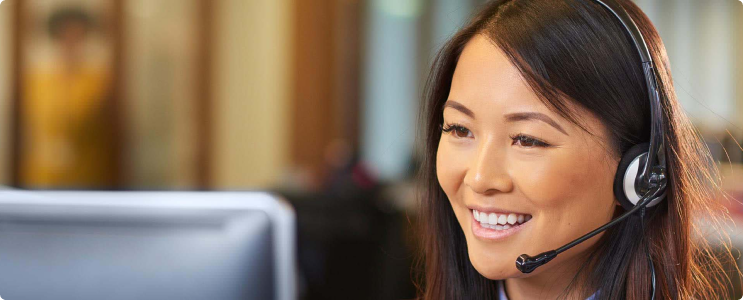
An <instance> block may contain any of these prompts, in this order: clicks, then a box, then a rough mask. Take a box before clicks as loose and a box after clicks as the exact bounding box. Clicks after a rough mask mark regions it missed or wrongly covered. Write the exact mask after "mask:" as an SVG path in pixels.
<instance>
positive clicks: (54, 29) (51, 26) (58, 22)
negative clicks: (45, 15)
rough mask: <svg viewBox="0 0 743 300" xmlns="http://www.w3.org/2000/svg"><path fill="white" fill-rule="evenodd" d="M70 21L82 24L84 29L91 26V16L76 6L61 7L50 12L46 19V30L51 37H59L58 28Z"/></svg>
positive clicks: (89, 28)
mask: <svg viewBox="0 0 743 300" xmlns="http://www.w3.org/2000/svg"><path fill="white" fill-rule="evenodd" d="M70 23H77V24H82V25H83V27H85V30H86V31H89V30H91V29H92V28H93V23H94V22H93V17H91V16H90V14H88V13H87V12H86V11H85V10H83V9H82V8H78V7H66V8H61V9H59V10H57V11H55V12H53V13H52V14H51V16H49V19H48V20H47V24H46V25H47V31H48V32H49V36H51V37H52V38H55V39H56V38H58V37H59V31H60V29H62V28H64V26H65V25H67V24H70Z"/></svg>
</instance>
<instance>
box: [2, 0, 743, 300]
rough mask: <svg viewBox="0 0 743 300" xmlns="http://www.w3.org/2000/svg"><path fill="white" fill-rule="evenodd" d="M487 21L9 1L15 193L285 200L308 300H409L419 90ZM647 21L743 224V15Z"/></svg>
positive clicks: (6, 173)
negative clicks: (273, 195) (463, 38)
mask: <svg viewBox="0 0 743 300" xmlns="http://www.w3.org/2000/svg"><path fill="white" fill-rule="evenodd" d="M483 2H484V1H480V0H427V1H426V0H366V1H364V0H5V1H4V2H3V3H2V4H0V45H3V46H2V47H0V145H2V146H0V185H7V186H11V187H20V188H28V189H104V190H255V189H261V190H271V191H274V192H277V193H279V194H281V195H283V196H285V197H286V198H287V199H288V200H289V201H291V202H292V204H294V206H295V208H296V209H297V214H298V222H299V256H300V257H299V259H300V271H301V280H300V282H301V285H302V290H303V299H343V298H346V297H347V295H349V293H352V294H353V295H358V297H357V299H400V298H412V297H413V296H414V294H415V287H414V285H413V283H412V281H411V269H410V267H411V264H412V262H413V259H414V255H413V254H414V253H415V252H414V251H415V248H414V245H415V244H414V243H415V240H414V233H413V232H412V231H411V228H412V226H413V224H414V223H415V211H414V208H415V198H414V191H415V188H414V184H413V176H414V172H415V168H416V166H417V160H416V149H417V146H416V139H415V138H416V132H417V116H418V113H419V111H420V107H419V105H420V104H419V101H420V96H421V92H422V88H423V83H424V80H425V77H426V76H427V74H428V71H429V68H430V63H431V60H432V58H433V56H434V55H435V53H436V51H438V49H439V48H440V47H441V46H442V44H443V42H444V41H445V40H446V39H447V38H448V37H450V36H451V35H452V34H453V33H454V32H455V31H456V30H457V28H459V27H460V26H461V25H463V24H464V23H465V22H466V20H467V18H468V17H469V15H470V14H471V13H472V12H473V11H474V10H475V9H476V8H477V7H478V5H480V4H482V3H483ZM636 3H637V4H638V5H639V6H640V7H642V8H643V10H644V11H645V12H646V14H648V16H649V17H650V18H651V20H653V22H654V24H655V25H656V27H657V28H658V30H659V31H660V34H661V36H662V38H663V40H664V42H665V45H666V48H667V50H668V54H669V56H670V60H671V65H672V71H673V76H674V80H675V86H676V91H677V93H678V96H679V99H680V101H681V102H682V104H683V106H684V108H685V110H686V112H687V113H688V114H689V115H690V117H691V118H692V120H693V122H694V124H695V125H696V126H697V127H698V128H699V130H700V132H701V134H702V135H703V136H704V138H705V140H706V142H707V144H708V146H709V148H710V150H711V151H712V154H713V155H714V158H715V159H716V160H717V161H718V163H719V166H720V170H721V172H722V175H723V187H724V188H725V190H726V191H727V192H728V194H729V195H730V196H731V197H730V198H729V199H724V198H722V197H721V198H720V201H724V203H725V205H726V206H727V207H728V208H729V209H730V211H731V213H732V214H733V216H734V220H736V222H735V223H737V224H739V225H740V224H743V206H742V205H741V204H740V203H739V202H736V201H735V200H736V199H737V201H740V200H743V149H741V147H740V143H741V141H743V117H742V116H743V88H741V87H740V86H743V58H741V54H743V4H742V3H741V2H740V1H737V0H704V1H703V0H638V1H636ZM737 220H740V221H737ZM730 234H731V237H732V239H733V242H734V245H735V246H736V247H737V248H743V229H741V228H737V229H736V228H735V227H732V228H731V231H730ZM344 295H345V296H346V297H344ZM740 296H741V291H740V289H738V291H736V298H735V299H737V297H740Z"/></svg>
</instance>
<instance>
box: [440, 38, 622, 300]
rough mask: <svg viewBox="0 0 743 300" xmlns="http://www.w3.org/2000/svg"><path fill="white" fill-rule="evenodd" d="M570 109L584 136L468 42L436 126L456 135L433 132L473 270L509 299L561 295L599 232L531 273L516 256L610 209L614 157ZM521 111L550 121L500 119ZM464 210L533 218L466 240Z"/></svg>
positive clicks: (501, 57) (496, 58)
mask: <svg viewBox="0 0 743 300" xmlns="http://www.w3.org/2000/svg"><path fill="white" fill-rule="evenodd" d="M454 102H456V103H458V104H459V105H456V104H455V103H454ZM462 108H464V109H462ZM571 109H572V110H573V111H575V112H577V113H578V116H580V118H581V119H580V120H579V122H580V123H581V124H583V126H585V128H587V130H588V131H589V132H587V131H585V130H583V129H581V128H580V127H579V126H578V125H576V124H574V123H571V122H569V121H568V120H566V119H564V118H562V117H560V116H559V114H557V113H555V112H553V111H551V110H550V109H549V108H548V107H547V106H546V105H545V104H543V103H542V101H541V100H540V99H539V98H538V96H537V95H536V94H535V93H534V92H533V91H532V90H531V89H530V88H529V86H528V84H527V82H526V81H524V79H523V77H522V75H521V74H520V73H519V71H518V69H517V68H516V67H515V66H514V65H512V64H511V62H510V61H509V60H508V58H507V56H506V55H505V54H504V53H503V52H502V51H501V50H500V49H499V48H498V47H497V46H495V45H494V44H493V43H492V42H491V41H490V40H489V39H488V38H487V37H485V36H483V35H476V36H475V37H473V38H472V39H471V40H470V41H469V42H468V43H467V45H466V46H465V48H464V50H463V53H462V54H461V56H460V58H459V61H458V63H457V66H456V70H455V72H454V77H453V79H452V85H451V92H450V94H449V98H448V101H447V106H445V108H444V112H443V114H444V128H447V129H450V126H451V125H452V124H457V125H460V126H461V127H454V128H455V129H454V130H451V131H449V132H442V137H441V140H440V142H439V145H438V152H437V160H436V170H437V171H436V172H437V176H438V180H439V184H440V185H441V187H442V189H443V190H444V192H445V193H446V195H447V197H448V198H449V201H450V203H451V207H452V209H453V210H454V213H455V215H456V217H457V220H458V222H459V224H460V226H461V227H462V230H463V232H464V235H465V237H466V240H467V247H468V251H469V259H470V261H471V263H472V265H473V266H474V267H475V269H476V270H477V271H478V272H479V273H480V274H482V275H483V276H485V277H486V278H489V279H493V280H501V279H505V282H506V291H507V293H508V296H509V299H512V300H519V299H555V298H557V297H558V296H561V295H564V294H563V293H564V290H565V288H566V287H567V286H568V284H569V283H570V281H571V279H572V278H573V276H574V275H575V274H576V273H577V270H578V268H579V267H580V266H581V264H582V263H583V262H584V261H585V257H586V255H587V253H588V252H589V251H590V250H591V247H592V246H594V245H595V244H596V242H597V241H598V238H599V237H600V236H601V234H599V235H598V236H596V237H594V238H592V239H589V240H588V241H586V242H584V243H582V244H579V245H578V246H576V247H573V248H572V249H570V250H568V251H566V252H564V253H562V254H560V255H559V256H557V258H555V259H554V260H552V261H551V262H550V263H548V264H546V265H544V266H542V267H540V268H538V269H537V270H535V271H534V272H533V273H530V274H522V273H521V272H519V271H518V270H517V269H516V267H515V260H516V258H517V257H518V256H519V255H521V254H524V253H526V254H530V255H536V254H538V253H541V252H544V251H548V250H552V249H556V248H558V247H560V246H562V245H564V244H566V243H568V242H570V241H572V240H573V239H575V238H578V237H580V236H582V235H583V234H585V233H587V232H589V231H591V230H593V229H595V228H596V227H599V226H601V225H603V224H604V223H606V222H608V221H610V220H611V218H612V215H613V213H614V211H615V208H616V206H617V205H618V202H616V199H615V197H614V195H613V191H612V184H613V180H614V173H615V172H616V169H617V166H618V164H619V159H620V157H619V156H618V155H616V154H614V153H612V151H610V150H609V149H611V148H610V147H609V146H608V145H609V143H608V139H607V137H608V136H609V135H608V133H607V131H606V128H605V127H604V125H603V124H602V123H601V122H600V120H598V119H597V118H595V117H594V116H593V115H592V114H591V113H590V112H588V111H585V110H583V109H581V108H580V107H578V106H577V105H574V104H572V103H571ZM466 110H469V111H470V114H471V115H468V114H467V113H465V112H463V111H466ZM523 112H529V113H540V114H543V115H544V116H546V117H548V119H549V120H551V121H549V120H547V119H544V120H547V121H543V120H538V119H534V118H530V119H522V120H508V119H507V118H505V116H506V115H509V114H512V113H523ZM550 122H551V123H554V125H556V126H557V127H560V128H561V130H560V129H557V128H555V126H552V125H550V124H548V123H550ZM519 134H521V135H525V136H529V137H532V138H536V139H538V140H539V141H542V142H545V143H547V144H549V146H546V147H541V146H543V145H541V144H539V143H538V142H534V140H529V139H525V138H523V137H518V136H517V135H519ZM512 137H515V139H514V138H512ZM468 206H469V207H468ZM472 206H482V207H487V208H495V209H497V210H500V211H506V212H517V213H523V214H529V215H531V216H532V219H531V220H530V221H529V222H527V223H525V224H523V225H522V226H523V227H522V229H521V230H520V231H519V232H517V233H516V234H514V235H510V236H508V237H506V238H505V239H501V240H497V241H493V240H486V239H481V238H479V237H476V236H475V235H474V234H473V232H472V223H473V222H475V220H474V219H473V217H472V211H471V210H470V207H472ZM569 296H571V295H569ZM568 298H569V299H573V298H575V295H572V296H571V297H568Z"/></svg>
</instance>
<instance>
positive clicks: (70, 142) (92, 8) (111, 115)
mask: <svg viewBox="0 0 743 300" xmlns="http://www.w3.org/2000/svg"><path fill="white" fill-rule="evenodd" d="M117 2H118V1H94V0H24V1H18V3H15V5H16V8H15V14H16V16H15V17H16V18H15V19H16V21H15V25H16V26H15V27H16V28H15V30H16V31H17V32H16V33H15V36H16V38H15V43H16V44H17V45H16V51H15V52H16V53H15V63H16V64H17V65H16V66H15V68H14V73H15V74H14V76H15V79H16V80H15V82H16V87H15V99H14V100H15V101H14V104H15V105H14V119H15V120H14V123H15V130H14V134H13V139H14V141H13V145H14V150H15V151H13V152H14V154H13V160H12V161H13V164H14V167H13V172H12V173H13V181H14V184H15V185H16V186H19V187H24V188H43V189H60V188H61V189H79V188H85V189H106V188H112V187H115V186H117V181H118V178H117V177H118V176H117V174H119V171H120V170H119V167H118V161H119V153H118V151H119V147H117V144H118V141H117V140H116V139H117V137H118V136H120V135H119V134H118V132H117V128H118V124H117V121H116V120H118V119H119V118H118V117H117V116H116V113H117V112H118V110H117V109H116V105H117V99H118V97H117V95H116V91H117V90H119V89H118V88H117V80H116V79H117V74H118V73H119V72H120V71H119V70H117V66H118V65H119V64H118V63H117V60H118V59H119V57H118V56H119V55H118V52H117V48H118V47H116V46H115V41H116V39H117V38H118V36H119V34H118V32H117V30H115V29H116V28H117V27H116V26H115V25H116V24H114V23H113V20H116V19H117V18H116V16H115V13H116V12H117V11H118V10H116V9H115V7H114V5H116V3H117Z"/></svg>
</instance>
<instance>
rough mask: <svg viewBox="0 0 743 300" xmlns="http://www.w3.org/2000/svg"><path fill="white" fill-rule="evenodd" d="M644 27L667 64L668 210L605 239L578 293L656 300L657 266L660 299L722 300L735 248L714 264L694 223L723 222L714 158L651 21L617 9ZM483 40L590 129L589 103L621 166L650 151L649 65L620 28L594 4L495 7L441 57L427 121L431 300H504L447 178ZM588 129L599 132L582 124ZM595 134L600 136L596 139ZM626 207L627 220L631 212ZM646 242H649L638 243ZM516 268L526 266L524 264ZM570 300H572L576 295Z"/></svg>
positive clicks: (425, 250)
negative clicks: (463, 67)
mask: <svg viewBox="0 0 743 300" xmlns="http://www.w3.org/2000/svg"><path fill="white" fill-rule="evenodd" d="M617 2H619V3H620V5H622V6H623V7H624V8H625V10H626V11H627V12H628V14H629V15H630V16H631V17H632V19H633V20H634V21H635V23H636V24H637V26H638V27H639V28H640V31H641V33H642V34H643V36H644V37H645V40H646V43H647V45H648V47H649V48H650V53H651V56H652V58H653V60H654V61H655V62H656V72H657V77H658V87H659V90H660V93H661V102H662V106H663V118H664V122H665V124H666V128H665V129H666V133H665V137H666V141H665V145H666V147H667V150H666V151H667V153H668V162H667V163H668V174H669V177H670V178H669V183H668V194H667V196H666V200H665V201H663V202H661V203H660V204H659V205H658V206H656V207H654V208H652V209H651V210H649V211H648V214H646V215H645V217H644V218H645V219H644V220H643V221H644V223H645V224H646V225H645V227H646V228H645V230H644V235H643V232H642V231H643V229H642V228H641V226H639V225H638V224H639V223H640V222H638V220H637V218H635V219H634V220H632V219H628V220H625V221H624V222H622V223H620V224H619V225H617V226H615V227H613V228H612V229H610V230H609V231H608V232H607V233H606V234H604V235H603V236H602V237H601V239H600V240H599V242H598V243H597V245H596V247H594V250H593V252H592V253H591V254H590V256H589V258H588V259H587V261H586V262H585V265H584V266H583V268H581V272H579V274H578V275H576V279H575V280H574V284H571V286H569V287H568V289H575V290H576V291H577V293H578V294H581V295H583V296H588V295H590V294H592V293H593V292H595V291H601V292H600V293H599V294H597V298H596V299H650V294H651V285H650V282H651V275H650V274H651V271H650V265H649V263H648V257H651V258H652V261H653V263H654V264H653V265H654V269H655V273H656V276H657V278H656V285H657V291H656V297H659V298H661V299H689V298H692V297H694V298H697V299H718V298H720V297H723V296H727V293H728V289H729V288H730V286H731V284H730V281H729V280H728V278H727V277H726V276H725V274H724V270H723V267H722V265H723V262H724V260H731V261H732V255H731V254H730V251H729V249H728V250H727V251H724V253H722V254H718V255H713V254H712V251H711V250H710V246H709V245H708V244H707V242H706V241H705V239H703V238H700V239H696V238H695V237H697V235H698V233H699V232H698V231H699V229H698V228H697V227H696V226H695V224H694V223H693V222H692V218H693V217H698V216H700V215H702V216H704V217H705V218H706V220H710V221H714V220H718V219H716V217H715V216H714V213H715V212H716V211H720V210H718V209H717V206H716V205H719V204H717V203H716V202H715V201H714V199H715V197H718V196H719V195H720V194H719V192H720V189H719V176H717V170H716V166H715V165H714V163H713V161H712V159H711V158H710V155H709V150H708V149H707V148H706V146H705V145H704V144H703V143H702V141H701V138H700V137H699V134H698V132H696V130H695V129H694V127H693V126H692V125H691V123H690V122H689V120H688V118H687V117H686V115H685V114H684V113H683V111H682V109H681V106H680V104H679V102H678V101H677V99H676V94H675V92H674V88H673V83H672V80H671V73H670V66H669V62H668V57H667V55H666V51H665V47H664V45H663V42H662V41H661V39H660V37H659V35H658V32H657V31H656V29H655V28H654V27H653V25H652V23H651V22H650V20H649V19H648V18H647V16H646V15H645V14H644V13H642V11H641V10H640V9H639V8H638V7H637V6H636V5H635V4H633V3H632V2H630V1H626V0H623V1H617ZM478 34H482V35H484V36H485V37H487V38H488V39H490V41H491V42H492V43H493V44H494V45H496V46H497V47H498V48H500V49H501V50H502V51H503V52H504V53H505V54H506V55H507V56H508V58H509V60H510V62H511V63H512V64H513V65H515V66H516V67H517V68H518V69H519V71H520V72H521V74H522V75H523V77H524V79H525V80H526V81H527V82H528V84H529V86H530V87H531V89H532V90H533V91H534V92H535V93H536V94H537V95H538V96H539V97H540V99H541V100H542V101H543V103H544V104H545V105H547V107H549V108H550V109H552V110H553V111H555V112H556V113H558V114H560V115H561V116H563V117H564V118H566V119H567V120H569V121H571V122H573V123H575V124H577V125H578V126H581V124H580V123H579V122H578V120H579V118H578V117H577V115H576V114H575V113H574V112H573V111H571V110H570V109H569V106H568V104H569V103H572V104H576V105H579V106H581V107H583V108H585V109H587V110H588V111H590V112H591V113H593V114H594V115H595V116H596V117H597V118H598V119H599V120H601V121H602V122H603V124H604V125H605V127H606V128H608V130H609V135H610V136H609V137H610V140H611V147H612V149H611V150H612V151H614V152H615V154H616V156H617V157H619V156H621V154H622V153H624V152H625V151H627V150H628V149H629V148H630V147H631V146H633V145H636V144H639V143H643V142H647V141H648V140H649V133H650V109H649V100H648V99H649V98H648V95H647V90H646V88H645V83H644V76H643V73H642V72H643V71H642V68H641V64H640V58H639V55H638V53H637V51H636V50H635V48H634V47H633V45H632V43H631V41H630V40H629V37H628V36H627V35H626V33H625V31H624V29H623V28H622V27H621V24H620V23H619V21H618V20H617V19H616V18H615V17H614V16H612V15H610V12H608V11H607V10H606V9H604V8H602V7H600V6H599V4H597V3H595V2H593V1H588V0H560V1H557V0H519V1H513V0H496V1H491V2H488V3H486V4H485V5H484V6H483V7H482V8H481V9H480V10H479V12H478V13H477V14H476V15H475V16H474V17H473V18H472V19H471V21H470V22H469V23H468V24H467V25H466V26H465V27H464V28H462V29H461V30H459V32H458V33H457V34H455V35H454V36H453V37H452V38H451V39H450V40H449V41H448V43H447V44H446V45H445V46H444V47H443V49H442V50H441V51H440V52H439V54H438V56H437V58H436V60H435V61H434V64H433V67H432V70H431V73H430V76H429V79H428V82H427V87H426V94H425V98H424V103H423V105H422V106H423V107H424V108H425V110H424V112H423V114H422V115H421V117H422V124H423V126H424V128H423V130H422V134H423V136H422V138H423V143H424V145H425V146H424V147H425V148H424V156H423V163H422V167H421V170H420V180H421V191H420V195H419V197H420V199H419V200H420V224H421V225H422V227H421V230H422V232H421V234H420V235H419V236H421V237H422V240H421V249H422V259H421V264H422V266H423V267H422V269H423V270H424V271H423V272H422V274H421V282H420V285H419V287H420V296H421V298H423V299H430V300H433V299H452V300H453V299H495V298H497V288H496V287H497V285H496V282H495V281H491V280H489V279H487V278H485V277H483V276H482V275H480V274H479V273H478V272H477V271H476V270H475V269H474V267H473V266H472V264H471V263H470V261H469V258H468V254H467V246H466V241H465V237H464V233H463V232H462V229H461V228H460V226H459V223H458V222H457V220H456V217H455V215H454V212H453V211H452V209H451V206H450V204H449V201H448V200H447V197H446V195H445V194H444V192H443V190H442V189H441V186H440V185H439V183H438V180H437V178H436V169H435V167H436V151H437V147H438V144H439V139H440V138H441V131H440V125H441V124H442V122H443V115H442V114H443V105H444V103H445V102H446V100H447V96H448V94H449V89H450V86H451V81H452V76H453V73H454V69H455V67H456V64H457V61H458V58H459V55H460V54H461V53H462V49H463V48H464V46H465V44H466V43H467V42H468V41H469V40H470V39H472V37H473V36H475V35H478ZM581 128H583V129H584V130H587V131H588V128H585V127H583V126H581ZM589 132H590V131H589ZM621 210H622V208H621V207H619V206H618V207H617V211H616V212H615V213H616V214H619V213H621V212H622V211H621ZM640 236H643V237H644V238H637V237H640ZM514 259H515V258H514ZM565 295H567V291H566V293H565Z"/></svg>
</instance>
